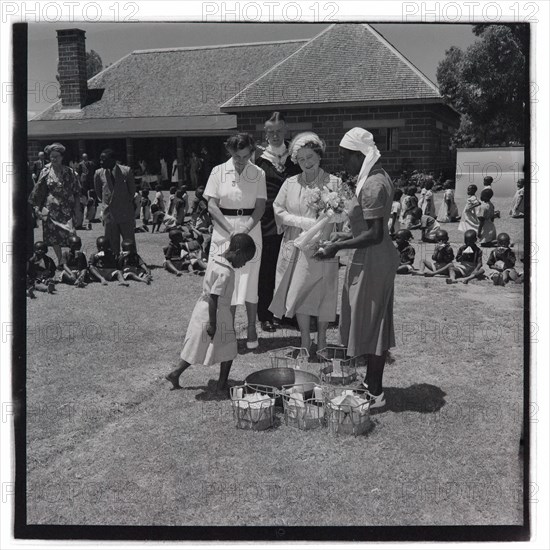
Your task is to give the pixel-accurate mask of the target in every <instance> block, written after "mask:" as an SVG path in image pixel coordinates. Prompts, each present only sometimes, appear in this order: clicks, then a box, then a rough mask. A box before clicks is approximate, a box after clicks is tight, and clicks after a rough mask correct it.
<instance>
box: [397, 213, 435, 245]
mask: <svg viewBox="0 0 550 550" xmlns="http://www.w3.org/2000/svg"><path fill="white" fill-rule="evenodd" d="M405 226H408V227H407V228H408V229H420V231H421V232H422V242H425V243H435V242H436V238H435V234H436V233H437V231H438V230H439V229H440V228H441V226H440V225H439V222H438V221H437V220H436V219H435V218H432V216H427V215H423V214H422V210H420V208H414V209H413V210H412V212H411V213H410V214H409V216H408V217H407V219H406V220H405Z"/></svg>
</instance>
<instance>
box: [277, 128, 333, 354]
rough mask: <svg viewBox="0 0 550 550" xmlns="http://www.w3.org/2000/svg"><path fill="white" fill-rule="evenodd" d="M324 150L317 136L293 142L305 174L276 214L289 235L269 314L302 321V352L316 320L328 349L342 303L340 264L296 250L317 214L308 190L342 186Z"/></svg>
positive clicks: (280, 199)
mask: <svg viewBox="0 0 550 550" xmlns="http://www.w3.org/2000/svg"><path fill="white" fill-rule="evenodd" d="M324 152H325V144H324V142H323V141H322V140H321V139H320V138H319V136H318V135H317V134H314V133H313V132H304V133H301V134H298V135H297V136H295V137H294V139H293V140H292V141H291V143H290V146H289V154H290V158H291V160H292V161H293V162H294V164H298V165H299V167H300V169H301V172H300V173H299V174H297V175H295V176H292V177H291V178H288V179H287V180H285V181H284V183H283V185H282V186H281V190H280V191H279V193H278V195H277V197H276V198H275V201H274V202H273V211H274V214H275V221H276V223H277V229H278V231H279V233H284V235H283V242H282V244H281V248H280V251H279V257H278V260H277V272H276V275H275V293H274V296H273V301H272V302H271V305H270V306H269V310H270V311H271V312H273V315H275V317H277V318H279V319H281V318H282V317H283V316H286V317H289V318H290V317H294V315H296V320H297V321H298V326H299V328H300V334H301V340H302V343H301V346H302V347H303V348H306V349H307V350H310V348H311V335H310V320H311V316H314V317H317V330H318V335H317V348H318V349H323V348H324V347H326V332H327V328H328V325H329V323H330V322H333V321H335V320H336V304H337V301H338V259H337V258H332V259H328V260H326V261H319V260H317V259H315V258H313V257H312V255H311V254H310V253H308V252H304V251H302V250H300V249H298V248H296V247H295V246H294V240H295V239H296V237H298V235H300V233H302V231H304V230H307V229H310V228H311V227H313V225H314V224H315V222H316V219H317V213H316V212H315V210H313V209H312V208H311V207H310V206H309V205H308V202H307V197H308V193H309V192H310V191H309V190H313V189H319V190H320V189H322V188H323V186H327V187H328V188H329V189H332V188H333V185H336V184H337V183H339V182H340V180H339V179H338V178H337V177H336V176H333V175H331V174H329V173H328V172H325V171H324V170H323V169H322V168H321V167H320V163H321V159H322V158H323V154H324ZM331 227H332V224H328V225H327V227H326V228H325V231H324V233H323V235H322V238H325V239H326V238H328V237H329V236H330V233H331V230H332V229H331Z"/></svg>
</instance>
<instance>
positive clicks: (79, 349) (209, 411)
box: [27, 194, 524, 526]
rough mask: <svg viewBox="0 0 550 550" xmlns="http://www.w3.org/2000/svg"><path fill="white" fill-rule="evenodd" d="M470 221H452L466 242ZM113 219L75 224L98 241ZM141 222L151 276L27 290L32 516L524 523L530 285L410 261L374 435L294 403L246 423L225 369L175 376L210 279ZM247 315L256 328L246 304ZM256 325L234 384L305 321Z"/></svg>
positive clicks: (149, 521)
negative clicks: (176, 267) (304, 414)
mask: <svg viewBox="0 0 550 550" xmlns="http://www.w3.org/2000/svg"><path fill="white" fill-rule="evenodd" d="M441 196H442V195H441V194H438V195H436V199H437V201H436V202H437V204H436V208H438V207H439V202H440V201H441ZM494 202H495V206H496V208H497V209H500V210H501V212H502V216H503V218H502V219H500V220H496V225H497V231H499V232H500V231H507V232H508V233H509V234H510V235H511V237H512V240H513V241H514V242H515V243H517V244H516V253H517V252H518V250H517V247H518V245H520V244H521V243H522V241H523V222H522V220H513V219H511V218H509V216H508V214H507V211H508V203H509V202H510V201H509V200H498V199H497V200H495V201H494ZM462 206H463V203H459V209H461V208H462ZM457 225H458V224H456V223H454V224H446V225H445V229H447V230H448V231H449V233H450V237H451V242H452V244H453V248H454V249H455V251H456V249H457V248H458V246H459V245H460V244H461V242H462V234H461V233H459V232H458V231H457V229H456V227H457ZM101 231H102V228H101V226H100V225H99V224H97V225H95V226H94V229H93V231H81V232H79V234H80V236H81V238H82V239H83V243H84V247H83V248H84V250H85V252H86V254H87V255H88V256H89V255H90V254H91V253H92V252H93V250H94V248H95V239H96V237H98V236H99V235H100V234H101ZM36 233H37V234H36V238H37V239H38V238H39V236H40V234H41V230H39V231H37V232H36ZM414 235H415V239H416V241H419V237H420V233H419V232H418V231H415V232H414ZM136 237H137V242H138V249H139V252H140V253H141V255H142V256H143V258H144V259H145V261H146V262H147V263H149V264H150V266H151V267H152V268H153V277H154V281H153V283H152V285H151V286H146V285H144V284H140V283H137V282H135V283H131V286H130V287H129V288H124V287H120V286H118V285H117V284H116V283H110V284H109V285H108V286H105V287H104V286H101V285H100V284H91V285H89V286H88V287H87V288H85V289H76V288H72V287H69V286H65V285H58V292H57V295H44V294H40V293H38V296H37V299H36V300H27V317H28V318H27V323H28V360H27V398H28V402H27V438H28V440H27V495H28V497H27V498H28V504H27V513H28V523H29V524H85V525H369V526H370V525H464V524H476V525H480V524H521V523H522V521H523V518H522V514H523V510H522V462H521V455H520V454H519V452H518V449H519V439H520V432H521V418H522V415H521V411H522V403H523V401H522V394H523V369H524V367H523V325H522V314H523V285H515V284H510V285H508V286H507V287H504V288H503V287H494V286H493V284H492V283H491V282H490V281H481V282H472V283H471V284H469V285H462V284H457V285H447V284H445V280H444V279H443V278H436V279H425V278H422V277H411V276H406V275H404V276H400V275H398V276H397V279H396V285H395V325H396V338H397V347H396V348H395V349H394V350H393V356H394V357H395V362H394V363H393V364H392V365H389V366H388V367H387V369H386V373H385V378H384V385H385V388H386V399H387V402H388V407H387V410H385V411H384V412H381V413H379V414H373V429H372V430H371V431H370V432H369V434H368V435H366V436H360V437H357V438H353V437H349V436H333V435H331V433H330V432H329V431H328V430H325V429H318V430H314V431H310V432H303V431H299V430H297V429H295V428H291V427H288V426H286V425H285V424H284V423H283V422H282V421H281V418H279V419H278V421H277V423H276V426H275V428H274V429H271V430H268V431H265V432H248V431H241V430H237V429H236V428H235V426H234V422H233V419H232V414H231V406H230V402H229V401H228V400H216V399H215V396H214V394H213V392H212V390H213V388H214V385H215V381H216V380H217V376H218V367H199V366H197V367H193V368H191V369H189V370H188V371H187V372H186V373H185V374H184V375H183V376H182V379H181V383H182V385H184V386H185V389H184V390H181V391H169V383H168V382H167V381H165V380H164V378H163V377H164V375H165V374H166V373H167V372H168V371H169V370H170V369H171V368H172V366H173V364H174V363H175V361H177V359H178V357H179V352H180V350H181V347H182V344H183V340H184V337H185V331H186V328H187V324H188V320H189V315H190V314H191V311H192V309H193V307H194V305H195V302H196V299H197V297H198V296H199V294H200V291H201V285H202V279H201V278H200V277H198V276H195V275H186V276H184V277H181V278H177V277H175V276H174V275H170V274H169V273H167V272H166V271H164V270H163V269H162V267H161V265H162V260H163V256H162V246H163V245H165V244H166V243H167V241H168V237H167V235H166V234H158V235H157V234H154V235H151V234H138V235H137V236H136ZM417 244H419V243H417ZM488 253H489V251H486V254H487V256H488ZM51 254H53V251H52V252H51ZM422 254H429V255H430V256H431V249H430V248H429V246H427V247H422V246H420V245H419V246H418V247H417V262H418V260H419V259H420V257H421V256H422ZM517 255H518V254H517ZM487 256H486V257H487ZM518 264H519V266H520V267H521V265H522V264H521V263H520V262H519V261H518ZM343 276H344V269H341V270H340V280H341V281H342V279H343ZM237 315H238V323H239V324H240V325H241V326H244V320H245V315H244V308H239V310H238V313H237ZM259 334H260V348H259V349H258V350H255V352H248V353H247V352H246V349H245V345H244V342H245V340H244V339H245V338H246V334H245V331H243V330H240V336H239V337H240V341H239V350H240V352H241V355H239V356H238V358H237V359H236V360H235V362H234V366H233V369H232V371H231V375H230V382H231V383H238V382H240V381H242V380H244V378H245V377H246V376H247V375H248V374H250V373H251V372H253V371H255V370H259V369H261V368H267V367H269V366H270V360H269V357H268V354H267V353H266V351H267V350H270V349H274V348H278V347H282V346H286V345H299V338H298V332H296V331H293V330H287V331H280V332H277V333H275V334H265V333H261V332H260V333H259ZM329 341H333V342H337V341H338V332H337V330H335V329H332V330H330V331H329ZM311 368H312V369H313V368H315V365H311Z"/></svg>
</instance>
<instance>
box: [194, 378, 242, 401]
mask: <svg viewBox="0 0 550 550" xmlns="http://www.w3.org/2000/svg"><path fill="white" fill-rule="evenodd" d="M217 383H218V381H217V380H208V383H207V385H206V386H189V387H186V388H185V389H186V390H202V391H201V392H200V393H197V395H195V399H196V400H197V401H226V400H228V399H229V389H227V390H224V391H218V390H217V388H216V385H217ZM227 383H228V385H229V386H240V385H242V384H243V382H242V381H241V380H233V379H231V378H230V379H229V380H228V381H227Z"/></svg>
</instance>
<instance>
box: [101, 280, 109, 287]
mask: <svg viewBox="0 0 550 550" xmlns="http://www.w3.org/2000/svg"><path fill="white" fill-rule="evenodd" d="M101 284H102V285H104V286H105V285H108V284H109V283H108V282H107V281H106V280H105V279H103V280H102V281H101Z"/></svg>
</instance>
